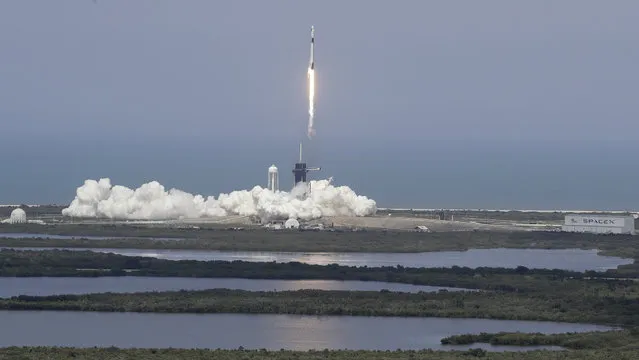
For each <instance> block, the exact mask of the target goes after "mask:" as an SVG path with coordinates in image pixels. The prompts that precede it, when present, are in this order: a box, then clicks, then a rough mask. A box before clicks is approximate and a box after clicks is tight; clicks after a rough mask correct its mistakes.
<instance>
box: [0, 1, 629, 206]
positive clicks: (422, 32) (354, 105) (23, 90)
mask: <svg viewBox="0 0 639 360" xmlns="http://www.w3.org/2000/svg"><path fill="white" fill-rule="evenodd" d="M637 14H639V2H637V1H634V0H627V1H624V0H615V1H609V2H603V1H596V0H574V1H567V0H566V1H556V0H554V1H550V0H549V1H541V0H536V1H526V2H521V1H506V0H504V1H450V0H449V1H425V0H416V1H409V0H400V1H372V0H365V1H364V0H362V1H355V0H347V1H326V0H325V1H293V0H290V1H276V0H270V1H257V0H255V1H240V0H233V1H208V0H200V1H195V0H180V1H178V0H173V1H168V0H167V1H161V0H146V1H142V0H137V1H127V0H97V3H94V2H93V1H92V0H59V1H45V0H40V1H31V0H5V1H2V2H0V123H1V125H2V128H1V130H0V143H1V145H0V150H2V152H3V153H4V154H5V156H6V157H7V158H8V160H6V163H5V164H4V165H3V167H4V171H3V172H2V179H1V180H0V203H2V202H15V201H20V200H21V199H27V200H24V201H31V202H47V201H70V200H71V198H72V197H73V195H74V194H73V193H74V191H75V188H76V187H77V186H78V185H80V184H81V182H82V181H83V180H84V179H86V178H98V177H100V176H109V177H111V178H112V179H113V182H115V183H123V184H125V185H128V186H136V185H139V184H140V183H141V182H144V181H148V180H152V179H156V180H159V181H160V182H162V183H164V184H167V186H176V187H180V188H183V189H185V190H187V191H192V192H201V193H205V194H217V193H219V192H220V191H230V190H233V189H236V188H243V187H246V186H251V184H257V183H262V182H265V179H266V168H267V167H268V166H269V165H270V163H271V162H276V163H277V164H278V166H280V168H282V169H283V170H281V172H283V173H284V175H282V176H288V173H289V172H290V169H289V168H290V166H291V164H290V163H291V162H292V161H293V160H294V159H295V156H296V149H297V145H296V144H297V143H298V142H299V140H300V139H302V138H303V137H304V135H305V129H306V121H307V91H306V67H307V64H308V57H309V30H310V29H309V28H310V25H315V28H316V68H317V70H316V74H317V75H316V77H317V90H316V93H317V105H316V107H317V110H316V114H317V117H316V124H317V139H316V140H314V144H312V145H309V146H310V147H312V150H313V151H312V152H311V153H310V155H309V157H310V159H311V160H317V161H318V162H322V164H321V165H322V166H325V167H328V168H329V169H331V167H332V169H333V172H332V173H331V174H327V175H335V176H336V179H341V180H342V182H346V183H348V184H350V185H352V186H353V187H354V188H355V189H356V190H359V189H363V190H368V191H369V192H372V194H371V193H368V194H366V195H370V196H372V197H373V198H379V197H381V198H382V199H384V201H386V202H387V203H393V202H397V203H401V202H404V203H406V202H408V201H409V200H410V199H412V197H411V196H410V194H408V193H407V192H410V191H418V190H419V191H421V190H420V187H421V186H422V185H423V183H424V182H428V181H429V180H431V179H432V173H430V172H429V170H428V169H429V168H431V169H432V167H431V165H432V164H428V163H427V162H428V161H429V160H428V159H431V160H432V159H433V158H436V157H440V156H441V154H442V153H449V152H450V151H453V150H450V149H456V150H454V151H457V152H459V154H458V155H455V156H458V157H459V159H465V158H466V157H465V156H464V151H466V152H467V154H468V155H470V156H477V152H478V151H482V149H489V150H490V149H494V148H498V147H502V148H503V149H505V150H504V153H505V155H504V154H503V153H500V154H501V156H505V159H510V161H511V162H513V163H514V162H515V160H513V159H512V158H508V153H512V152H511V151H514V150H509V149H511V148H513V149H514V148H516V149H517V151H524V150H522V149H524V148H525V149H527V150H526V151H529V152H535V151H537V150H539V149H547V148H549V147H557V149H564V150H565V149H573V150H574V149H580V150H578V151H577V150H574V151H575V154H574V156H576V157H579V153H580V152H581V151H582V150H584V149H586V150H588V151H591V152H592V154H590V155H588V157H589V160H588V161H585V160H584V159H582V161H584V162H585V163H589V162H590V163H591V164H592V163H594V164H596V163H602V162H607V161H609V159H611V158H614V159H615V161H616V162H615V164H618V165H617V167H612V170H610V171H613V172H614V171H629V168H633V169H634V175H631V176H632V181H634V180H638V179H639V175H638V174H637V171H638V170H637V169H636V168H637V166H636V165H634V163H636V162H634V161H633V160H634V159H633V158H636V156H634V157H633V156H632V154H631V153H630V152H631V151H635V152H634V153H635V154H636V150H637V149H639V146H636V145H635V144H636V137H637V135H638V134H639V121H637V120H638V119H639V108H638V103H637V96H638V94H639V71H638V70H637V64H639V47H638V46H637V41H636V36H637V34H639V22H638V21H637ZM34 142H35V143H34ZM560 142H561V143H563V145H561V146H559V145H557V144H558V143H560ZM16 144H22V150H18V148H16V146H15V145H16ZM596 146H605V147H606V149H609V150H607V152H605V151H599V152H598V151H595V150H594V149H595V147H596ZM610 149H613V150H614V151H613V150H610ZM486 151H488V150H486ZM557 151H559V152H561V151H562V150H557ZM624 151H625V152H624ZM389 153H390V154H391V155H388V154H389ZM7 154H9V156H7ZM384 154H386V155H384ZM550 154H551V155H550V156H551V157H553V155H552V154H553V153H552V152H550ZM493 155H494V154H493ZM451 156H452V155H451ZM491 156H492V155H491ZM496 156H497V155H496ZM571 156H572V155H571ZM363 158H365V159H366V161H368V162H370V163H371V164H363V165H362V168H367V169H369V170H368V171H369V173H364V174H360V173H358V172H357V171H355V170H353V169H350V170H349V168H350V167H352V166H354V164H353V163H354V162H356V161H357V160H361V159H363ZM480 158H482V159H485V157H480ZM459 159H458V160H459ZM543 160H544V159H541V158H538V159H537V162H538V163H540V164H543ZM551 160H552V159H551ZM459 161H461V160H459ZM554 161H555V162H556V164H555V165H556V166H557V168H556V169H557V170H561V171H564V172H566V173H567V174H570V173H571V170H566V169H565V166H569V165H570V163H571V161H570V160H566V161H558V160H556V159H555V160H554ZM375 163H376V164H377V165H375ZM446 163H447V164H449V165H450V162H446ZM464 164H465V163H463V162H458V163H456V164H455V166H452V165H450V166H452V167H455V168H456V169H455V171H459V169H457V168H458V167H465V166H466V165H464ZM388 166H392V167H394V168H396V171H398V172H400V173H401V172H409V173H412V175H410V177H412V178H414V182H413V183H411V184H408V183H402V181H403V180H402V179H397V178H396V177H390V176H388V177H386V178H385V179H383V180H376V182H377V185H378V186H377V187H375V186H373V185H371V184H370V182H371V178H370V175H371V174H377V173H379V172H383V171H384V169H386V168H388ZM447 166H448V165H447ZM447 166H442V167H440V168H438V173H439V172H442V171H443V172H445V171H446V169H449V167H450V166H448V167H447ZM472 166H476V165H472ZM608 166H610V164H608ZM249 167H250V170H247V168H249ZM498 167H499V166H498ZM537 170H542V169H541V168H539V169H537ZM595 170H596V169H595ZM513 171H514V170H512V171H510V172H509V171H506V172H505V174H506V175H505V174H504V173H501V174H500V175H499V177H500V178H501V177H503V176H507V175H508V174H509V173H511V174H512V172H513ZM356 173H357V174H356ZM234 174H236V175H234ZM584 174H586V175H584V176H587V172H585V173H584ZM514 175H515V176H517V174H514ZM520 175H521V174H520ZM438 176H439V177H442V176H443V175H441V174H439V175H438ZM465 176H466V175H465ZM467 176H469V177H471V178H473V177H474V178H476V176H475V175H473V174H471V173H468V175H467ZM461 177H462V178H464V176H461ZM470 180H472V179H469V181H470ZM546 180H548V179H546ZM574 180H575V179H570V178H565V179H564V180H563V181H565V183H564V185H563V186H564V187H566V189H567V188H568V185H565V184H567V183H570V182H573V181H574ZM440 181H441V183H435V184H432V185H433V186H440V185H445V184H447V183H449V181H448V180H446V178H445V176H444V177H443V180H441V179H440ZM524 181H525V179H524ZM626 181H628V184H627V188H624V189H627V190H628V191H629V190H630V189H631V188H633V185H631V183H632V181H629V180H627V179H626ZM438 184H440V185H438ZM470 184H472V182H469V183H468V184H466V185H467V186H470ZM407 186H408V188H407ZM526 186H527V187H533V188H534V186H535V184H527V185H526ZM600 186H601V189H602V191H605V189H606V188H610V184H605V182H604V183H600ZM618 186H619V185H617V187H618ZM397 187H402V188H403V189H402V190H401V191H404V192H405V193H404V194H403V195H402V194H399V192H401V191H400V190H395V191H397V192H398V193H397V194H396V195H394V194H393V193H392V190H390V189H393V188H397ZM562 189H563V188H562ZM479 191H481V190H479ZM513 191H514V190H513ZM537 191H539V192H540V193H543V191H542V190H541V189H538V190H537ZM358 192H364V191H358ZM440 192H441V191H440ZM440 195H441V194H440ZM393 196H397V197H399V198H402V199H405V200H401V201H400V200H392V199H394V198H393ZM402 196H403V197H402ZM575 196H576V194H575ZM624 196H625V197H627V196H629V194H624V195H623V196H622V195H619V197H620V199H621V198H623V197H624ZM633 196H634V198H633V199H634V200H639V199H637V196H636V195H633ZM430 198H432V196H431V197H430ZM423 199H424V201H425V202H427V200H428V199H429V197H428V196H426V197H424V198H423ZM634 200H633V201H634ZM420 201H421V200H420ZM464 201H465V200H464V198H459V199H456V200H454V201H453V200H451V202H452V203H451V204H450V206H463V205H464V204H467V205H468V206H480V204H479V203H482V204H486V207H490V206H492V205H495V206H497V205H500V204H502V202H498V203H495V204H492V205H491V203H490V201H488V198H477V199H475V200H472V201H470V200H469V201H466V202H464ZM444 202H445V198H444V197H442V198H441V199H440V200H437V206H446V205H447V204H444ZM506 202H507V201H506ZM517 203H518V204H521V206H526V205H527V204H530V203H531V202H530V201H528V202H527V201H523V200H522V201H519V202H517ZM397 205H400V204H397ZM575 205H577V203H575ZM623 205H624V204H621V203H620V204H619V206H623ZM626 205H627V206H631V205H633V204H626ZM411 206H418V204H411ZM423 206H424V207H428V206H429V204H423ZM433 206H435V205H434V204H433ZM513 206H515V205H513ZM565 206H570V205H569V204H565ZM602 206H608V205H602ZM610 206H613V205H610ZM638 207H639V206H638Z"/></svg>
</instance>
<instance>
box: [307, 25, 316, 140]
mask: <svg viewBox="0 0 639 360" xmlns="http://www.w3.org/2000/svg"><path fill="white" fill-rule="evenodd" d="M314 52H315V27H314V26H311V58H310V59H309V61H308V71H307V72H306V74H307V75H308V138H309V139H310V138H312V137H313V135H315V128H314V123H315V54H314Z"/></svg>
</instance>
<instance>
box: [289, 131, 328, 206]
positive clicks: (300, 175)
mask: <svg viewBox="0 0 639 360" xmlns="http://www.w3.org/2000/svg"><path fill="white" fill-rule="evenodd" d="M320 170H322V168H321V167H308V166H307V165H306V163H305V162H304V160H303V159H302V143H300V157H299V161H298V162H297V163H295V166H294V167H293V188H295V187H296V186H298V185H299V184H300V183H303V184H307V185H306V191H305V192H304V195H305V196H304V197H306V196H307V195H308V194H310V192H311V187H310V184H308V182H307V179H306V174H308V172H309V171H320Z"/></svg>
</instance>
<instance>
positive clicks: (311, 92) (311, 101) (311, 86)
mask: <svg viewBox="0 0 639 360" xmlns="http://www.w3.org/2000/svg"><path fill="white" fill-rule="evenodd" d="M314 120H315V69H311V68H310V67H309V68H308V138H309V139H310V138H311V137H312V136H313V135H315V129H314V128H313V126H314V124H313V122H314Z"/></svg>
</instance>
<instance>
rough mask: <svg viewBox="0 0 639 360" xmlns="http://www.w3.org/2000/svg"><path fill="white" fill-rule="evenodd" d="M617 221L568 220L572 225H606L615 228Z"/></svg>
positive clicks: (593, 219)
mask: <svg viewBox="0 0 639 360" xmlns="http://www.w3.org/2000/svg"><path fill="white" fill-rule="evenodd" d="M617 220H618V219H597V218H579V219H575V218H570V223H571V224H573V225H580V224H581V225H608V226H616V225H617Z"/></svg>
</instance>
